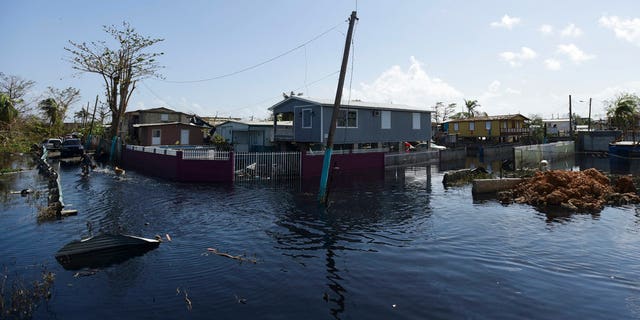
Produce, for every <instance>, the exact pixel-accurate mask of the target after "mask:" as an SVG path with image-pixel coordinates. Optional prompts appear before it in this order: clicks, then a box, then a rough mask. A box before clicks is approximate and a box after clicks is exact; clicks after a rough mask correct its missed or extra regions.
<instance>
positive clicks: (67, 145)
mask: <svg viewBox="0 0 640 320" xmlns="http://www.w3.org/2000/svg"><path fill="white" fill-rule="evenodd" d="M83 152H84V148H83V147H82V143H81V142H80V139H65V140H64V141H63V142H62V149H61V150H60V156H62V157H63V158H65V157H75V156H81V155H82V153H83Z"/></svg>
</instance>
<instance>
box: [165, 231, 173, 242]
mask: <svg viewBox="0 0 640 320" xmlns="http://www.w3.org/2000/svg"><path fill="white" fill-rule="evenodd" d="M164 236H165V237H166V238H167V241H169V242H171V237H170V236H169V234H168V233H167V234H165V235H164Z"/></svg>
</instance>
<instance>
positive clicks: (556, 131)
mask: <svg viewBox="0 0 640 320" xmlns="http://www.w3.org/2000/svg"><path fill="white" fill-rule="evenodd" d="M542 123H543V124H544V126H545V128H546V133H547V135H548V136H568V135H569V132H570V131H571V126H570V125H569V123H570V122H569V118H564V119H547V120H542Z"/></svg>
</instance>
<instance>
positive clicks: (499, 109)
mask: <svg viewBox="0 0 640 320" xmlns="http://www.w3.org/2000/svg"><path fill="white" fill-rule="evenodd" d="M520 94H521V91H520V90H516V89H512V88H509V87H507V88H504V89H503V86H502V83H501V82H500V81H498V80H493V81H492V82H491V83H490V84H489V85H488V86H487V89H486V91H485V92H483V93H482V94H481V95H480V96H479V97H478V101H479V102H480V105H482V106H484V107H487V110H485V109H484V108H483V109H482V111H487V113H489V114H492V115H496V114H508V113H513V112H514V111H513V104H512V101H514V100H513V99H514V98H515V96H518V95H520Z"/></svg>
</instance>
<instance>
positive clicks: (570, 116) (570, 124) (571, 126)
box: [569, 95, 573, 139]
mask: <svg viewBox="0 0 640 320" xmlns="http://www.w3.org/2000/svg"><path fill="white" fill-rule="evenodd" d="M572 119H573V115H572V114H571V95H569V136H570V137H571V139H573V121H572Z"/></svg>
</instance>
